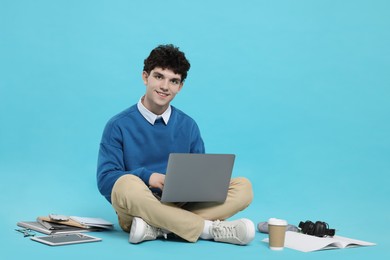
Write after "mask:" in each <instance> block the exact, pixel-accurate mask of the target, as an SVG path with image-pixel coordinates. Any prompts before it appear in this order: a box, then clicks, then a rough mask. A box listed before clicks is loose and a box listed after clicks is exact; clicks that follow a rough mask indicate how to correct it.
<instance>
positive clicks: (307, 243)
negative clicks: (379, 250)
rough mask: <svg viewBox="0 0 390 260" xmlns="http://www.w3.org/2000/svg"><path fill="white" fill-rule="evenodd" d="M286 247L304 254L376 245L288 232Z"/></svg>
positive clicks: (335, 237) (341, 238) (354, 240)
mask: <svg viewBox="0 0 390 260" xmlns="http://www.w3.org/2000/svg"><path fill="white" fill-rule="evenodd" d="M263 241H264V242H268V238H266V239H264V240H263ZM284 245H285V247H287V248H290V249H294V250H298V251H302V252H311V251H317V250H324V249H335V248H345V247H352V246H371V245H375V244H374V243H370V242H365V241H361V240H356V239H350V238H346V237H340V236H334V237H316V236H310V235H306V234H302V233H298V232H292V231H287V232H286V239H285V242H284Z"/></svg>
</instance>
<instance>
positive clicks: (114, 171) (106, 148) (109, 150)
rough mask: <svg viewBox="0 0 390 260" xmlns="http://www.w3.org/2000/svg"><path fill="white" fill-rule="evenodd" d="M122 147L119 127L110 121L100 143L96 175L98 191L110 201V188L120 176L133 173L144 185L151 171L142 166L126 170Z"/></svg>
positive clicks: (147, 182)
mask: <svg viewBox="0 0 390 260" xmlns="http://www.w3.org/2000/svg"><path fill="white" fill-rule="evenodd" d="M122 147H123V140H122V134H121V129H120V128H119V127H118V126H117V125H115V124H113V123H112V122H110V123H108V124H107V126H106V128H105V130H104V132H103V136H102V141H101V143H100V149H99V155H98V165H97V176H96V177H97V184H98V189H99V191H100V193H101V194H102V195H103V196H104V197H105V198H106V199H107V200H108V201H109V202H110V203H111V192H112V188H113V187H114V184H115V182H116V181H117V180H118V179H119V178H120V177H121V176H123V175H125V174H133V175H136V176H138V177H139V178H141V179H142V180H143V181H144V182H145V184H146V185H149V178H150V176H151V175H152V173H153V172H152V171H151V170H148V169H146V168H144V167H141V168H137V169H132V170H131V171H126V169H125V163H124V159H123V158H124V155H123V148H122Z"/></svg>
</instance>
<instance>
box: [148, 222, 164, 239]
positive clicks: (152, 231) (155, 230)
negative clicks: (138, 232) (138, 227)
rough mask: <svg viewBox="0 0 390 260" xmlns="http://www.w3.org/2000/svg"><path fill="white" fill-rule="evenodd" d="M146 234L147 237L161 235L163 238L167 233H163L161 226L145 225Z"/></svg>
mask: <svg viewBox="0 0 390 260" xmlns="http://www.w3.org/2000/svg"><path fill="white" fill-rule="evenodd" d="M145 233H146V235H147V236H149V237H153V238H156V237H159V236H163V237H164V238H165V239H167V237H168V235H167V233H165V232H164V231H163V230H162V229H161V228H156V227H152V226H151V225H147V226H146V232H145Z"/></svg>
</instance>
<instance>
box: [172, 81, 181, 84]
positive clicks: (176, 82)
mask: <svg viewBox="0 0 390 260" xmlns="http://www.w3.org/2000/svg"><path fill="white" fill-rule="evenodd" d="M171 82H172V84H174V85H179V84H180V81H178V80H172V81H171Z"/></svg>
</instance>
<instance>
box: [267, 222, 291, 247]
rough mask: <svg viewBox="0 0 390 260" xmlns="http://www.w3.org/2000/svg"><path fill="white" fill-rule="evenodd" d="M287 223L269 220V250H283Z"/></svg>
mask: <svg viewBox="0 0 390 260" xmlns="http://www.w3.org/2000/svg"><path fill="white" fill-rule="evenodd" d="M286 227H287V221H286V220H283V219H277V218H270V219H269V220H268V233H269V248H270V249H272V250H283V247H284V238H285V236H286Z"/></svg>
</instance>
